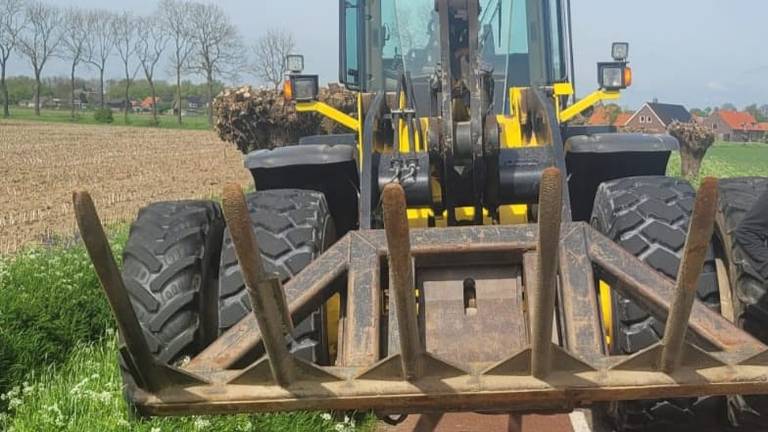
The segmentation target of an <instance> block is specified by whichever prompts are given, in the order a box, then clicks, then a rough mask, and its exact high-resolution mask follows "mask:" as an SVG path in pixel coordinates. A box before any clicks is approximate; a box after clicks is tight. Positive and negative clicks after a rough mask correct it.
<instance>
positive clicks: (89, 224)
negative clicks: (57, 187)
mask: <svg viewBox="0 0 768 432" xmlns="http://www.w3.org/2000/svg"><path fill="white" fill-rule="evenodd" d="M72 203H73V204H74V208H75V219H77V226H78V228H79V229H80V235H81V236H82V237H83V243H85V248H86V250H87V251H88V255H89V256H90V257H91V261H92V262H93V267H94V268H95V269H96V274H97V275H98V277H99V281H100V282H101V287H102V288H103V289H104V293H105V294H106V296H107V300H108V301H109V306H110V307H111V308H112V313H113V314H114V316H115V319H116V321H117V327H118V329H119V331H120V336H121V337H122V339H123V342H124V343H125V346H126V348H127V349H128V353H129V354H130V356H131V358H132V359H133V362H134V364H135V366H136V370H135V373H137V374H139V379H140V380H141V381H143V383H142V384H143V385H144V386H145V387H146V388H147V389H148V390H150V391H157V390H160V389H162V388H163V387H165V386H167V385H168V384H169V380H168V377H167V376H166V374H165V373H164V372H163V371H162V369H161V368H158V367H156V363H155V358H154V356H153V355H152V351H151V350H150V349H149V345H148V344H147V341H146V339H145V338H144V332H143V330H142V329H141V325H140V324H139V320H138V318H136V314H135V313H134V310H133V305H132V304H131V300H130V297H129V296H128V290H127V289H126V288H125V284H124V283H123V278H122V276H121V275H120V271H119V270H118V268H117V263H116V262H115V257H114V255H112V249H110V247H109V242H108V241H107V236H106V234H104V227H103V226H102V225H101V220H100V219H99V215H98V213H97V212H96V206H94V204H93V200H92V199H91V195H90V194H89V193H88V192H85V191H82V192H74V193H73V194H72Z"/></svg>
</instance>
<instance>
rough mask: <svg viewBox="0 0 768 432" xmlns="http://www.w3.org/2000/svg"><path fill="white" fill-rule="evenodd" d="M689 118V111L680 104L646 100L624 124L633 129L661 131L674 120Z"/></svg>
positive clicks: (648, 131)
mask: <svg viewBox="0 0 768 432" xmlns="http://www.w3.org/2000/svg"><path fill="white" fill-rule="evenodd" d="M691 120H692V117H691V113H690V112H688V110H687V109H685V107H684V106H682V105H676V104H665V103H659V102H648V103H646V104H645V105H643V106H642V107H641V108H640V109H639V110H637V111H636V112H635V113H634V114H633V115H632V117H630V118H629V120H627V122H626V123H625V125H624V126H625V127H626V128H627V129H629V130H633V131H640V132H646V133H663V132H666V130H667V127H669V125H670V124H672V123H673V122H675V121H679V122H681V123H689V122H690V121H691Z"/></svg>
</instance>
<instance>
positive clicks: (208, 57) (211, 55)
mask: <svg viewBox="0 0 768 432" xmlns="http://www.w3.org/2000/svg"><path fill="white" fill-rule="evenodd" d="M191 23H192V26H193V28H194V29H195V32H194V33H192V40H193V42H194V47H195V51H194V53H193V56H192V61H191V65H190V66H191V67H192V69H193V70H195V71H197V72H199V73H200V74H201V75H203V76H204V77H205V82H206V100H207V101H208V126H209V127H211V128H212V127H213V96H214V95H213V84H214V78H215V77H217V76H221V75H228V76H234V75H236V74H237V72H238V71H239V70H240V69H241V65H242V63H241V61H240V59H241V57H242V52H243V49H242V43H241V40H240V35H239V34H238V31H237V28H236V27H235V26H234V25H233V24H232V22H231V21H230V19H229V17H228V16H227V15H226V14H225V13H224V11H223V10H222V9H221V7H219V6H217V5H215V4H200V3H198V4H194V5H193V6H192V8H191Z"/></svg>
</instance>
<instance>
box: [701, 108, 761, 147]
mask: <svg viewBox="0 0 768 432" xmlns="http://www.w3.org/2000/svg"><path fill="white" fill-rule="evenodd" d="M704 124H705V125H706V126H707V127H709V128H710V129H712V131H714V132H715V136H716V137H717V138H718V139H720V140H723V141H736V142H748V141H759V140H761V139H762V138H763V136H764V135H765V134H766V130H765V129H763V126H760V123H758V122H757V120H755V117H753V116H752V114H750V113H748V112H741V111H724V110H720V111H716V112H713V113H712V114H711V115H710V116H709V117H708V118H707V119H706V120H705V121H704Z"/></svg>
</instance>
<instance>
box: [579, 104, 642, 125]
mask: <svg viewBox="0 0 768 432" xmlns="http://www.w3.org/2000/svg"><path fill="white" fill-rule="evenodd" d="M631 116H632V114H631V113H625V112H620V113H618V115H617V116H616V119H615V120H613V122H612V121H611V112H610V111H609V110H608V109H606V108H605V107H604V106H602V105H598V106H596V107H595V109H594V110H593V111H592V115H590V116H589V119H587V125H589V126H616V127H617V128H622V127H624V124H625V123H626V122H627V120H629V118H630V117H631Z"/></svg>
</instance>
